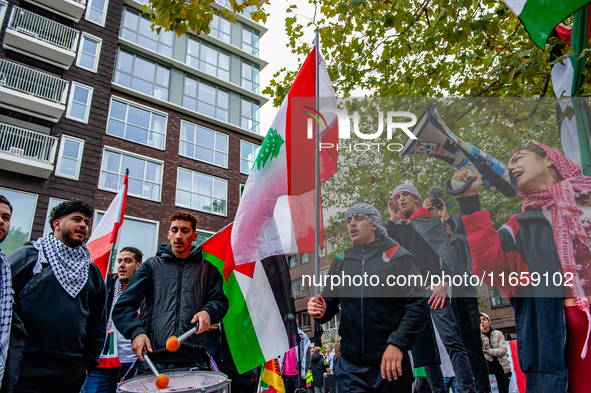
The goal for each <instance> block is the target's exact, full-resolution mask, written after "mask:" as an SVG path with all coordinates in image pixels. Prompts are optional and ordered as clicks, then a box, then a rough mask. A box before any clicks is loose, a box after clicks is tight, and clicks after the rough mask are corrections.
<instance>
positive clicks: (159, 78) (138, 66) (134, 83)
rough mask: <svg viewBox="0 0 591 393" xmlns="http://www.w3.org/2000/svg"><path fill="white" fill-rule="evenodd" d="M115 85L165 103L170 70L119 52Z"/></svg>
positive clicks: (133, 55) (131, 54) (121, 51)
mask: <svg viewBox="0 0 591 393" xmlns="http://www.w3.org/2000/svg"><path fill="white" fill-rule="evenodd" d="M115 83H118V84H120V85H122V86H125V87H129V88H130V89H133V90H137V91H139V92H140V93H144V94H148V95H150V96H152V97H154V98H158V99H160V100H164V101H167V100H168V86H169V83H170V69H168V68H166V67H164V66H162V65H160V64H157V63H155V62H153V61H150V60H146V59H144V58H143V57H139V56H137V55H135V54H133V53H129V52H126V51H123V50H120V51H119V56H117V67H116V69H115Z"/></svg>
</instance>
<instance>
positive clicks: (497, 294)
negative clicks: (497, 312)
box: [488, 287, 511, 308]
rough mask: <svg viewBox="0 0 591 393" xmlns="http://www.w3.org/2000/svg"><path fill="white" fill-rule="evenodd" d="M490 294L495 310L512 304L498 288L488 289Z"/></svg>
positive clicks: (491, 303) (491, 304)
mask: <svg viewBox="0 0 591 393" xmlns="http://www.w3.org/2000/svg"><path fill="white" fill-rule="evenodd" d="M488 294H489V295H490V306H491V307H493V308H494V307H503V306H508V305H510V304H511V303H510V302H509V300H507V298H506V297H505V295H503V292H501V290H500V289H499V288H497V287H488Z"/></svg>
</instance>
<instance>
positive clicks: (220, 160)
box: [215, 152, 228, 168]
mask: <svg viewBox="0 0 591 393" xmlns="http://www.w3.org/2000/svg"><path fill="white" fill-rule="evenodd" d="M215 164H216V165H219V166H223V167H224V168H226V167H227V166H228V156H227V155H226V154H222V153H220V152H216V153H215Z"/></svg>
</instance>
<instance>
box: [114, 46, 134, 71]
mask: <svg viewBox="0 0 591 393" xmlns="http://www.w3.org/2000/svg"><path fill="white" fill-rule="evenodd" d="M132 64H133V55H131V54H129V53H126V52H123V51H120V52H119V57H118V58H117V69H118V70H120V71H123V72H126V73H128V74H131V66H132Z"/></svg>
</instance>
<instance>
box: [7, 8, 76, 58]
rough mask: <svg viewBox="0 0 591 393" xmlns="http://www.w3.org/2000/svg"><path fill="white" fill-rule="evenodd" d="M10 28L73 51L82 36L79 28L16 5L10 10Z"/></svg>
mask: <svg viewBox="0 0 591 393" xmlns="http://www.w3.org/2000/svg"><path fill="white" fill-rule="evenodd" d="M8 28H9V29H13V30H16V31H19V32H21V33H23V34H27V35H29V36H31V37H34V38H36V39H38V40H41V41H43V42H46V43H48V44H51V45H55V46H57V47H60V48H63V49H66V50H69V51H73V52H76V47H77V46H78V39H79V36H80V32H79V31H78V30H75V29H72V28H71V27H68V26H65V25H62V24H61V23H58V22H56V21H53V20H51V19H48V18H45V17H43V16H40V15H37V14H34V13H32V12H30V11H27V10H25V9H22V8H19V7H16V6H13V7H12V11H11V12H10V19H9V21H8Z"/></svg>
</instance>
